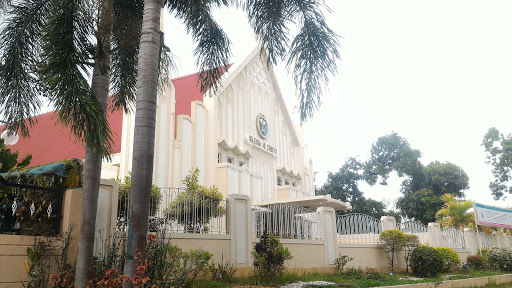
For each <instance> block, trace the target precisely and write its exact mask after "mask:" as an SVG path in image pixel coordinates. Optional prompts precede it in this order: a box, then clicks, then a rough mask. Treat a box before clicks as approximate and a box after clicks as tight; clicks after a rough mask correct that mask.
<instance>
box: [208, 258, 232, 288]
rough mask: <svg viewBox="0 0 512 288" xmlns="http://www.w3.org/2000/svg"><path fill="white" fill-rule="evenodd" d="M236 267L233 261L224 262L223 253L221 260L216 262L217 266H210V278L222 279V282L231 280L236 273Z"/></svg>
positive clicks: (214, 279)
mask: <svg viewBox="0 0 512 288" xmlns="http://www.w3.org/2000/svg"><path fill="white" fill-rule="evenodd" d="M236 270H237V269H236V268H235V266H234V265H233V263H229V262H226V263H224V255H223V257H222V261H221V262H220V263H217V267H215V266H212V268H211V273H212V280H213V281H224V282H232V281H233V278H234V275H235V273H236Z"/></svg>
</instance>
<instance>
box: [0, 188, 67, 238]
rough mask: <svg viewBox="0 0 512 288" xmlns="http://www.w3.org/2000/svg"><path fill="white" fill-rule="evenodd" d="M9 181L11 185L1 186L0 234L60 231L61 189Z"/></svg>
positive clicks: (41, 233)
mask: <svg viewBox="0 0 512 288" xmlns="http://www.w3.org/2000/svg"><path fill="white" fill-rule="evenodd" d="M9 185H13V186H6V185H1V186H0V234H22V235H34V236H55V235H57V234H59V232H60V222H61V214H62V209H61V207H62V197H63V194H64V193H63V190H62V189H56V188H53V187H50V188H49V187H37V186H31V185H23V184H9Z"/></svg>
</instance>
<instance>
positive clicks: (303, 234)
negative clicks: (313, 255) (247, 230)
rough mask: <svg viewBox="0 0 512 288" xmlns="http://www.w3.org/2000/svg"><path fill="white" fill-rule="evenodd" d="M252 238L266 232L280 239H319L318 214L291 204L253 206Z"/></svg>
mask: <svg viewBox="0 0 512 288" xmlns="http://www.w3.org/2000/svg"><path fill="white" fill-rule="evenodd" d="M252 218H253V229H252V231H253V236H254V237H261V235H262V234H263V233H264V232H265V231H266V232H267V233H272V234H274V235H276V236H278V237H280V238H288V239H309V240H315V239H320V234H319V231H318V220H319V219H318V213H317V212H314V211H310V210H308V209H306V208H304V207H301V206H297V205H292V204H272V205H268V206H253V207H252Z"/></svg>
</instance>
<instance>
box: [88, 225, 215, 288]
mask: <svg viewBox="0 0 512 288" xmlns="http://www.w3.org/2000/svg"><path fill="white" fill-rule="evenodd" d="M121 242H122V241H121ZM111 245H114V243H111ZM115 245H118V244H115ZM123 249H124V246H122V245H121V246H120V245H118V246H117V247H115V248H114V249H111V248H109V249H108V253H111V255H110V256H109V255H105V256H104V257H105V258H103V259H96V260H95V261H94V264H93V271H89V272H88V273H87V277H88V287H123V284H125V283H132V284H133V285H134V286H135V287H140V286H141V285H142V284H144V285H143V287H153V286H156V287H189V286H190V284H191V283H192V281H193V280H194V279H196V278H197V276H199V275H200V274H201V273H205V272H207V271H208V270H209V269H210V268H211V266H212V264H210V259H211V258H212V254H210V253H208V252H207V251H204V250H190V251H187V252H183V250H181V249H180V248H179V247H177V246H175V245H172V244H171V243H170V241H169V240H165V239H164V238H163V237H156V236H154V235H148V240H147V244H146V248H145V251H144V254H145V255H146V257H145V258H143V257H142V253H141V252H139V253H137V255H136V257H135V260H136V261H137V266H136V273H135V276H134V277H133V278H128V277H127V276H126V275H123V274H122V271H123V270H122V265H118V264H119V262H120V261H118V260H119V259H117V258H123V259H124V255H122V254H120V253H119V252H121V250H123ZM114 258H116V259H114Z"/></svg>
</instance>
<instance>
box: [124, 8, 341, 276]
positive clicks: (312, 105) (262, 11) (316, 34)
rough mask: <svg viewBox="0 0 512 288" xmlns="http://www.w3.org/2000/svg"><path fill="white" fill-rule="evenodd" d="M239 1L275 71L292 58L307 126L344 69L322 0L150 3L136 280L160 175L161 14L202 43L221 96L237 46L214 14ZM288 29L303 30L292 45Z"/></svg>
mask: <svg viewBox="0 0 512 288" xmlns="http://www.w3.org/2000/svg"><path fill="white" fill-rule="evenodd" d="M233 3H236V4H237V6H238V7H240V8H242V9H243V10H244V11H245V12H247V15H248V18H249V24H250V26H251V27H252V28H253V30H254V32H255V35H256V37H257V40H258V42H259V43H260V46H261V52H262V54H264V55H267V56H268V58H267V59H268V62H267V64H268V65H272V64H276V63H277V62H278V61H280V60H285V61H286V63H287V66H288V69H289V71H291V73H292V75H293V79H294V81H295V84H296V86H297V91H298V93H297V94H298V97H299V100H300V115H301V121H305V120H306V119H307V118H308V117H311V116H312V115H313V112H314V111H316V110H317V109H318V107H319V106H320V103H321V101H320V96H321V95H322V92H323V90H324V89H325V87H326V85H327V82H328V79H329V76H331V75H334V74H335V73H336V71H337V67H336V61H337V60H338V59H339V58H340V56H339V53H338V36H337V35H336V34H335V33H334V32H333V31H332V30H331V29H330V28H329V27H328V26H327V24H326V22H325V18H324V15H323V13H322V9H327V10H328V8H327V7H326V5H325V3H324V1H323V0H320V1H309V0H297V1H285V0H276V1H257V0H248V1H236V0H216V1H193V2H191V1H170V0H165V1H164V0H145V1H144V18H143V23H144V24H143V28H142V37H141V41H140V55H144V57H140V58H139V63H138V67H139V71H140V73H139V74H138V80H137V105H136V107H137V110H136V113H135V128H134V139H135V141H134V144H133V145H134V149H133V165H132V167H133V170H132V172H133V178H132V190H131V191H132V195H131V197H130V198H131V199H132V200H133V201H132V202H131V203H132V204H131V205H132V207H131V209H130V211H131V213H132V215H131V217H130V221H131V222H130V224H129V229H128V234H129V237H128V239H129V242H128V249H127V259H128V260H127V261H128V262H127V265H126V266H125V274H127V275H128V276H130V277H133V275H135V262H134V261H133V259H134V256H135V253H136V250H137V249H139V250H141V251H142V249H143V248H144V245H145V241H146V240H145V239H146V237H145V235H146V233H147V231H148V225H147V222H148V221H147V218H148V213H149V211H148V207H149V193H148V192H147V191H149V190H150V189H151V180H152V174H153V159H154V152H155V151H154V149H155V145H154V141H155V122H156V120H155V117H156V99H157V85H156V83H157V79H158V70H159V62H160V52H161V49H160V46H161V41H162V38H161V37H162V33H161V31H160V19H161V15H160V13H161V10H162V8H166V9H168V10H169V12H171V14H172V15H174V16H175V17H177V18H178V19H179V20H181V21H182V22H183V24H184V25H185V27H186V29H187V31H188V33H189V34H190V35H191V37H192V38H193V40H194V42H195V43H196V48H195V49H194V54H195V56H196V57H197V61H196V64H197V66H198V68H199V69H198V70H199V71H201V73H200V74H199V84H200V87H201V92H206V91H207V90H208V89H211V90H212V91H215V90H216V88H217V85H218V82H217V80H218V79H219V78H220V76H221V75H222V74H223V72H224V70H225V67H226V66H227V65H228V63H229V57H230V55H231V49H230V45H231V43H230V40H229V39H228V37H227V35H226V34H225V33H224V31H223V30H222V28H221V27H220V26H219V25H218V24H217V22H216V21H215V19H214V18H213V17H212V10H213V9H214V8H217V7H220V6H230V5H232V4H233ZM289 24H297V25H298V30H297V31H298V32H297V35H296V36H295V37H294V38H293V40H292V41H290V37H289V31H290V30H289V28H288V25H289Z"/></svg>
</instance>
